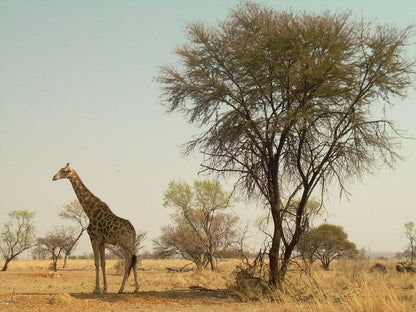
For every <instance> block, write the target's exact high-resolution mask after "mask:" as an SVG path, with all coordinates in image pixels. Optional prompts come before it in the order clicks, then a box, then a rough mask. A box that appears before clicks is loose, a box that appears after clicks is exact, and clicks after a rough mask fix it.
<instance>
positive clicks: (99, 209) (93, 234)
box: [52, 163, 139, 293]
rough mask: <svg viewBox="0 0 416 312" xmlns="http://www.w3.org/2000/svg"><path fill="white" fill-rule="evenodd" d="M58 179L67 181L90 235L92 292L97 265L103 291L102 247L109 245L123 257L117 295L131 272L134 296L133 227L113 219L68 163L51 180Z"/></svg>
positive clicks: (135, 263) (96, 274) (135, 264)
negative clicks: (92, 274) (84, 214)
mask: <svg viewBox="0 0 416 312" xmlns="http://www.w3.org/2000/svg"><path fill="white" fill-rule="evenodd" d="M59 179H68V180H69V181H70V182H71V184H72V187H73V188H74V191H75V194H76V195H77V197H78V200H79V202H80V204H81V206H82V208H83V209H84V211H85V213H86V214H87V216H88V219H89V225H88V228H87V232H88V234H89V236H90V240H91V245H92V250H93V252H94V264H95V288H94V291H93V292H94V293H100V276H99V275H100V273H99V267H100V262H101V269H102V275H103V284H104V285H103V290H102V292H103V293H106V292H107V278H106V275H105V245H106V244H111V245H117V246H119V247H121V249H122V250H123V254H124V264H125V266H124V268H125V269H124V277H123V281H122V283H121V286H120V290H119V291H118V293H123V291H124V286H125V284H126V281H127V278H128V276H129V274H130V271H131V269H133V273H134V282H135V289H134V293H137V292H138V291H139V283H138V280H137V256H136V255H135V240H136V231H135V230H134V227H133V225H132V224H131V223H130V221H128V220H125V219H122V218H120V217H118V216H116V215H115V214H114V213H113V212H112V211H111V209H110V208H109V207H108V206H107V204H106V203H104V202H102V201H101V200H100V199H99V198H98V197H96V196H95V195H94V194H93V193H92V192H91V191H89V190H88V189H87V187H86V186H85V185H84V183H83V182H82V181H81V179H80V177H79V176H78V174H77V173H76V171H75V170H73V169H72V168H71V167H70V166H69V163H68V164H66V166H65V167H64V168H62V169H61V170H59V171H58V173H57V174H55V175H54V177H53V178H52V180H54V181H55V180H59Z"/></svg>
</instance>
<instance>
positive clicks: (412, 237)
mask: <svg viewBox="0 0 416 312" xmlns="http://www.w3.org/2000/svg"><path fill="white" fill-rule="evenodd" d="M404 228H405V231H404V233H403V235H404V236H405V238H406V239H407V246H406V249H405V250H404V252H403V257H404V258H405V259H406V260H407V261H409V262H410V266H411V267H413V262H414V260H415V258H416V227H415V224H414V222H407V223H406V224H405V225H404Z"/></svg>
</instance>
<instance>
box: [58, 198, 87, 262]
mask: <svg viewBox="0 0 416 312" xmlns="http://www.w3.org/2000/svg"><path fill="white" fill-rule="evenodd" d="M59 216H60V217H61V218H62V219H66V220H69V221H72V222H75V223H77V224H78V226H79V227H78V235H77V236H76V238H75V239H74V240H73V241H72V243H73V244H72V246H71V245H68V246H67V248H66V249H65V250H64V252H65V255H64V264H63V267H64V268H65V266H66V260H67V258H68V257H69V256H70V254H71V252H72V250H73V248H74V247H75V246H76V244H77V243H78V241H79V239H80V238H81V236H82V234H83V233H84V232H85V231H86V230H87V227H88V224H89V219H88V216H87V214H86V213H85V211H84V209H83V208H82V206H81V204H80V203H79V201H78V200H73V201H72V202H70V203H69V204H66V205H64V206H63V207H62V208H61V210H60V211H59Z"/></svg>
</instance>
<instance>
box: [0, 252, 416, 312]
mask: <svg viewBox="0 0 416 312" xmlns="http://www.w3.org/2000/svg"><path fill="white" fill-rule="evenodd" d="M379 262H380V261H379ZM186 263H187V262H186V261H183V260H142V261H141V263H140V265H139V279H140V293H139V294H131V293H130V294H129V293H126V294H121V295H119V294H117V290H118V288H119V286H120V283H121V279H122V276H121V274H119V272H117V271H118V270H117V260H108V261H107V278H108V286H109V289H108V294H104V295H95V294H92V293H91V292H92V289H93V287H94V276H95V271H94V265H93V261H92V260H68V263H67V268H66V269H60V270H58V272H51V271H49V264H50V261H48V260H15V261H12V262H11V263H10V266H9V269H8V270H7V271H6V272H0V311H71V312H74V311H101V312H102V311H152V312H158V311H163V312H166V311H250V312H257V311H262V312H263V311H265V312H267V311H314V312H320V311H366V312H368V311H374V312H376V311H377V312H383V311H416V274H410V273H404V274H403V273H402V274H400V273H397V272H396V271H395V262H394V261H384V262H381V263H383V264H385V265H386V266H387V270H388V272H387V273H386V274H381V273H369V268H370V267H371V266H372V265H373V264H374V263H375V262H372V261H339V262H337V263H334V264H333V265H332V268H331V270H330V271H324V270H322V269H320V267H319V265H317V264H316V266H315V265H314V266H313V268H312V274H311V277H308V276H307V275H306V274H305V273H303V272H301V271H300V270H298V269H297V268H296V267H295V266H293V267H292V268H291V270H290V272H289V273H288V279H287V280H288V282H287V285H286V288H285V289H286V291H285V293H281V292H280V293H276V296H275V300H273V301H270V300H257V301H252V300H244V296H242V295H241V294H237V293H235V292H234V291H232V290H231V289H230V285H231V284H232V283H233V278H234V277H233V274H232V272H233V270H234V269H235V266H236V265H237V264H238V263H239V261H238V260H222V261H220V262H219V265H218V271H217V272H210V271H196V270H193V271H190V272H169V271H168V270H167V269H166V268H168V267H170V268H181V267H183V266H184V265H185V264H186ZM59 264H62V262H61V263H59V262H58V265H59ZM133 289H134V280H133V277H132V276H130V278H129V281H128V283H127V285H126V289H125V291H127V292H129V291H130V292H132V291H133Z"/></svg>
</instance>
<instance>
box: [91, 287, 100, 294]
mask: <svg viewBox="0 0 416 312" xmlns="http://www.w3.org/2000/svg"><path fill="white" fill-rule="evenodd" d="M92 293H93V294H100V293H101V292H100V289H97V288H95V289H94V290H93V291H92Z"/></svg>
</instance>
